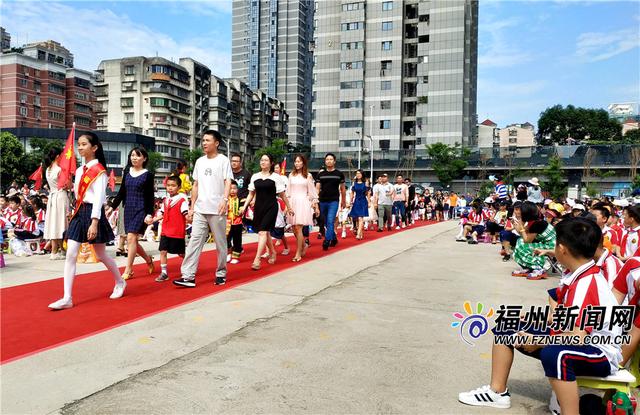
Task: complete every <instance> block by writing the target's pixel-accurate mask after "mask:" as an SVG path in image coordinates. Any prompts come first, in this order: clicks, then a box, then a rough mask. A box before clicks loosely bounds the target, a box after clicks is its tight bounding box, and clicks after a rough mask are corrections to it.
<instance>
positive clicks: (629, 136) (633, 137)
mask: <svg viewBox="0 0 640 415" xmlns="http://www.w3.org/2000/svg"><path fill="white" fill-rule="evenodd" d="M623 141H624V142H625V143H628V144H640V128H635V129H633V130H628V131H627V132H626V133H625V134H624V140H623Z"/></svg>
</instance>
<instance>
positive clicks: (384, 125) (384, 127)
mask: <svg viewBox="0 0 640 415" xmlns="http://www.w3.org/2000/svg"><path fill="white" fill-rule="evenodd" d="M389 128H391V120H380V129H381V130H388V129H389Z"/></svg>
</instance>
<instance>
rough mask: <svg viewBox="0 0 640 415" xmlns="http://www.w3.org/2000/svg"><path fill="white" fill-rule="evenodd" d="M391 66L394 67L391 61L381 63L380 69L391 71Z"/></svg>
mask: <svg viewBox="0 0 640 415" xmlns="http://www.w3.org/2000/svg"><path fill="white" fill-rule="evenodd" d="M391 66H392V63H391V61H382V62H380V69H385V70H391Z"/></svg>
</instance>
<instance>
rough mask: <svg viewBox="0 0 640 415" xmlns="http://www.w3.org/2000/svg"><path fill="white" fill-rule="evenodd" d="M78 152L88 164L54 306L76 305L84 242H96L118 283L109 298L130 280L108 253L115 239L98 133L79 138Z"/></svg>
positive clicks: (81, 172)
mask: <svg viewBox="0 0 640 415" xmlns="http://www.w3.org/2000/svg"><path fill="white" fill-rule="evenodd" d="M78 153H80V156H81V157H83V158H84V160H85V164H84V166H80V167H78V169H77V170H76V176H75V184H74V190H75V194H76V200H77V203H76V208H75V210H74V212H73V216H72V217H71V221H70V223H69V229H68V231H67V256H66V259H65V263H64V295H63V297H62V298H61V299H60V300H58V301H56V302H54V303H51V304H49V308H51V309H53V310H62V309H65V308H71V307H73V300H72V290H73V280H74V279H75V276H76V260H77V258H78V251H79V250H80V245H81V244H82V243H83V242H89V243H91V244H93V248H94V250H95V253H96V258H97V259H98V260H99V261H100V262H102V263H103V264H104V265H105V266H106V267H107V269H108V270H109V271H110V272H111V275H112V276H113V279H114V280H115V283H116V284H115V287H114V288H113V292H112V293H111V296H110V297H109V298H111V299H116V298H120V297H122V295H123V294H124V289H125V288H126V286H127V283H126V282H125V281H124V280H123V279H122V277H121V276H120V271H119V270H118V265H116V262H115V261H114V260H113V258H111V257H109V256H108V255H107V252H106V249H105V243H106V242H109V241H112V240H113V232H112V231H111V227H110V226H109V222H108V221H107V216H106V215H105V211H104V207H103V205H104V203H105V200H106V188H107V174H106V170H105V167H104V166H105V165H106V164H107V163H106V161H105V158H104V151H103V150H102V143H100V139H99V138H98V136H97V135H95V134H94V133H85V134H83V135H81V136H80V138H78Z"/></svg>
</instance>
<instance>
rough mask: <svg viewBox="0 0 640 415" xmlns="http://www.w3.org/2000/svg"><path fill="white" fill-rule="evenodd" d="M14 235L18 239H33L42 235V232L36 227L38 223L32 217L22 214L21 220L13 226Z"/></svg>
mask: <svg viewBox="0 0 640 415" xmlns="http://www.w3.org/2000/svg"><path fill="white" fill-rule="evenodd" d="M14 232H15V235H16V238H18V239H22V240H25V239H33V238H38V237H39V236H40V235H42V232H41V231H40V230H39V229H38V224H37V222H36V221H35V220H34V219H31V218H30V217H29V216H26V215H22V219H21V222H20V223H19V224H17V225H16V227H15V231H14Z"/></svg>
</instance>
